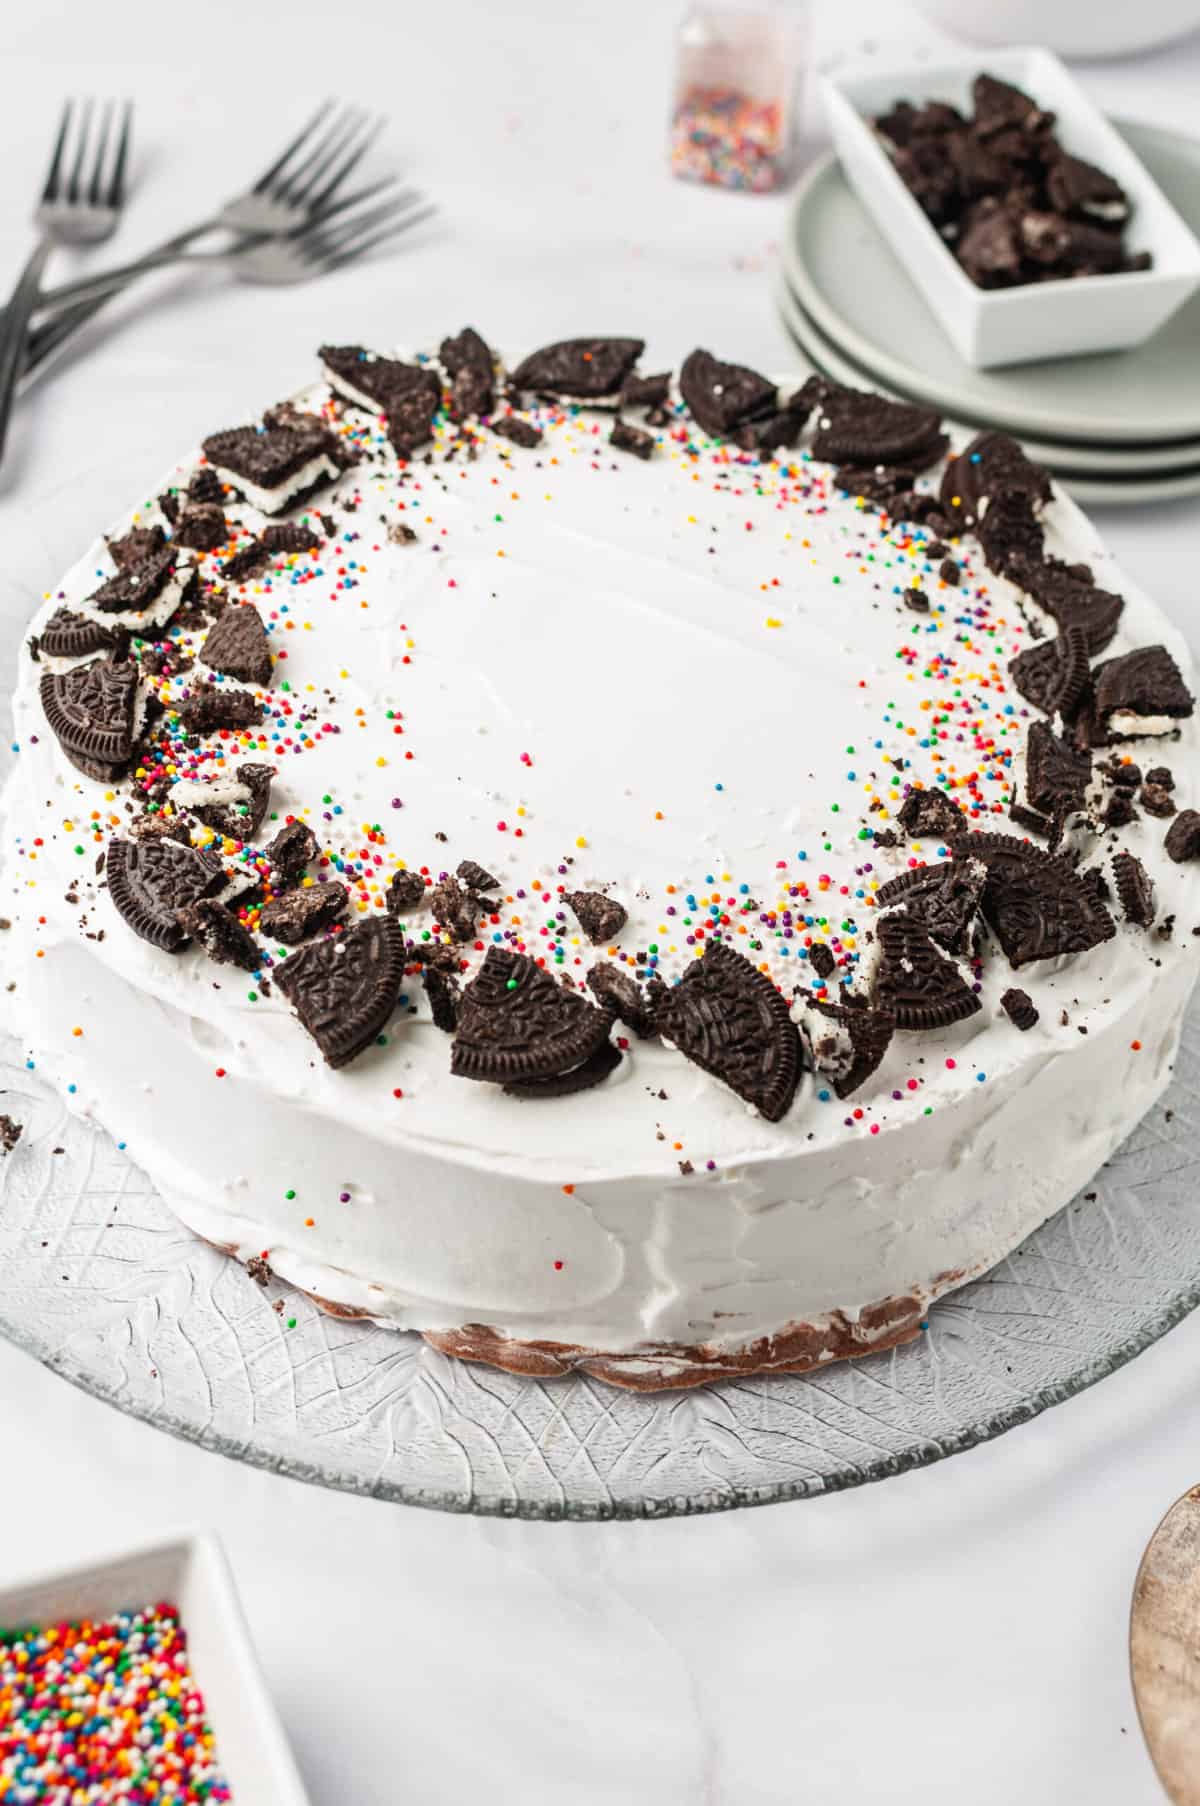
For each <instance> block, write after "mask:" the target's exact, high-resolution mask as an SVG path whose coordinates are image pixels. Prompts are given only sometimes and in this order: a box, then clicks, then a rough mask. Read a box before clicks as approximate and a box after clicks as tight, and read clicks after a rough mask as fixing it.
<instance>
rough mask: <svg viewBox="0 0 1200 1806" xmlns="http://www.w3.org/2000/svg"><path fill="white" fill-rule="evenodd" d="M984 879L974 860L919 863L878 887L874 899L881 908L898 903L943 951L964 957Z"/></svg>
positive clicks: (972, 934)
mask: <svg viewBox="0 0 1200 1806" xmlns="http://www.w3.org/2000/svg"><path fill="white" fill-rule="evenodd" d="M986 882H987V870H986V868H985V867H984V866H983V865H981V864H980V863H979V861H978V860H976V859H950V860H946V861H944V862H943V863H942V864H940V865H919V866H915V867H914V868H913V869H912V870H911V871H907V872H901V873H900V875H899V876H898V877H896V878H890V879H889V880H888V882H887V883H886V884H883V885H881V886H880V888H879V890H878V892H877V894H876V900H877V902H878V903H879V906H880V907H881V908H883V909H890V908H892V907H893V906H894V905H896V904H902V905H903V907H904V909H905V910H906V911H907V913H908V914H909V915H911V916H915V917H916V919H917V921H919V922H920V923H921V925H922V927H923V928H924V929H925V930H926V931H927V932H928V934H929V935H930V936H931V937H932V939H933V940H935V941H936V942H937V943H938V945H939V946H940V947H944V948H945V950H946V952H947V953H952V954H954V955H955V957H956V958H960V959H961V958H965V957H966V955H967V954H968V953H969V952H970V949H971V944H972V940H973V938H974V930H975V922H976V918H977V917H978V914H979V908H980V903H981V901H982V898H983V887H984V885H985V883H986Z"/></svg>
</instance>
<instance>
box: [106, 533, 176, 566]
mask: <svg viewBox="0 0 1200 1806" xmlns="http://www.w3.org/2000/svg"><path fill="white" fill-rule="evenodd" d="M166 543H167V536H166V534H165V533H164V532H163V530H162V528H161V527H159V526H153V527H130V529H129V531H128V533H122V534H121V536H120V538H118V539H109V540H106V541H105V544H106V545H107V546H108V551H109V556H110V557H111V559H112V561H113V563H114V564H115V565H116V567H117V569H118V570H119V571H127V570H130V569H132V568H133V567H134V566H136V565H139V564H144V563H145V562H146V560H147V559H148V558H152V557H153V556H154V555H155V553H156V552H161V551H162V550H163V549H164V548H165V546H166Z"/></svg>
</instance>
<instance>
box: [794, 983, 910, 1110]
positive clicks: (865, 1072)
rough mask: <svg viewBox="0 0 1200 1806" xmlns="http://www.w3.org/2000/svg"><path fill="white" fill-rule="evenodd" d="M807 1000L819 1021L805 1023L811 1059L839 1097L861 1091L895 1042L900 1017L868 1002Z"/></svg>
mask: <svg viewBox="0 0 1200 1806" xmlns="http://www.w3.org/2000/svg"><path fill="white" fill-rule="evenodd" d="M804 1003H805V1005H806V1007H807V1008H808V1009H809V1010H812V1011H814V1012H815V1014H816V1016H817V1017H818V1018H819V1020H818V1021H815V1022H814V1021H812V1020H811V1019H810V1020H809V1021H808V1022H806V1024H805V1040H806V1042H807V1047H808V1053H809V1058H810V1060H811V1062H812V1065H813V1067H814V1069H815V1070H816V1071H817V1072H819V1073H820V1075H821V1077H822V1078H825V1079H828V1080H829V1083H830V1084H831V1085H832V1086H833V1089H834V1091H835V1092H836V1093H837V1095H838V1097H840V1098H846V1097H851V1096H853V1094H854V1093H855V1092H856V1091H858V1090H859V1089H860V1088H861V1087H862V1086H863V1085H865V1084H866V1082H867V1080H868V1079H869V1078H870V1077H871V1074H872V1073H873V1072H874V1071H875V1070H876V1069H877V1068H878V1066H879V1063H880V1061H881V1060H882V1059H883V1056H884V1054H885V1053H886V1052H887V1050H888V1048H889V1046H890V1045H891V1040H892V1036H893V1035H894V1034H895V1032H896V1019H895V1017H894V1016H889V1015H888V1014H887V1013H886V1012H885V1011H883V1010H875V1009H869V1008H868V1007H867V1006H866V1005H865V1004H863V1005H852V1004H849V1003H844V1004H843V1003H828V1002H824V1001H821V1000H818V999H817V998H815V997H806V998H805V999H804Z"/></svg>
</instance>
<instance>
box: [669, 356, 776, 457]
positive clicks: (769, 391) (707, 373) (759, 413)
mask: <svg viewBox="0 0 1200 1806" xmlns="http://www.w3.org/2000/svg"><path fill="white" fill-rule="evenodd" d="M679 392H680V394H681V395H682V396H683V399H684V403H685V404H686V406H687V410H688V412H689V414H690V415H691V416H692V419H693V420H694V421H695V422H696V424H697V425H698V426H701V427H703V428H704V431H705V432H706V433H711V434H713V436H714V437H715V438H718V439H727V438H728V437H729V436H730V434H732V433H733V432H735V431H736V429H737V428H738V427H740V426H744V425H745V424H746V423H747V422H748V421H751V420H755V419H759V418H761V417H763V416H764V415H771V414H774V412H775V406H776V402H777V400H778V396H779V390H778V388H777V386H776V385H775V384H774V383H773V382H768V380H767V378H766V377H765V376H760V375H759V373H758V371H757V370H751V369H750V368H749V367H748V366H747V365H745V364H725V363H722V361H721V359H720V358H718V357H714V356H713V354H712V352H711V351H701V350H696V351H692V352H689V354H688V356H687V357H685V358H684V360H683V367H682V369H681V370H680V372H679Z"/></svg>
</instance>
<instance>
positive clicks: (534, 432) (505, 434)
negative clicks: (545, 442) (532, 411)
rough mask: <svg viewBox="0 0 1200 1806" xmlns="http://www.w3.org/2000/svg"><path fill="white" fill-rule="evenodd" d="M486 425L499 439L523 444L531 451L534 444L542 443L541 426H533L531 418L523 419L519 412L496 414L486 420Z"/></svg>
mask: <svg viewBox="0 0 1200 1806" xmlns="http://www.w3.org/2000/svg"><path fill="white" fill-rule="evenodd" d="M488 426H489V427H490V428H491V430H492V432H493V433H497V434H499V436H500V438H501V439H507V440H508V441H509V442H510V444H512V445H520V446H523V447H524V449H525V450H526V451H532V450H533V448H534V446H535V445H540V444H541V443H542V429H541V427H540V426H535V425H534V424H533V422H532V420H523V419H522V418H521V416H520V415H519V414H498V415H496V416H495V418H494V419H492V420H489V421H488Z"/></svg>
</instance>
